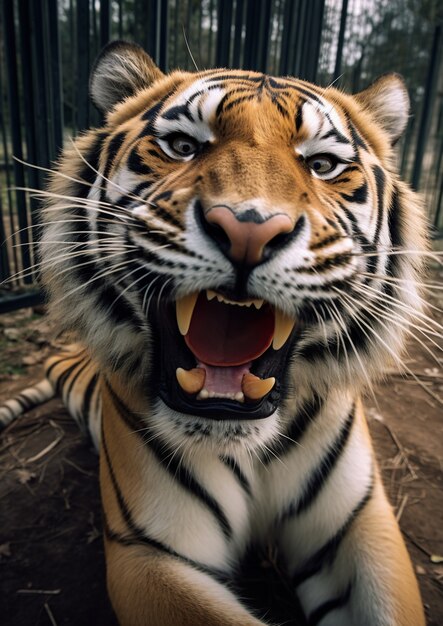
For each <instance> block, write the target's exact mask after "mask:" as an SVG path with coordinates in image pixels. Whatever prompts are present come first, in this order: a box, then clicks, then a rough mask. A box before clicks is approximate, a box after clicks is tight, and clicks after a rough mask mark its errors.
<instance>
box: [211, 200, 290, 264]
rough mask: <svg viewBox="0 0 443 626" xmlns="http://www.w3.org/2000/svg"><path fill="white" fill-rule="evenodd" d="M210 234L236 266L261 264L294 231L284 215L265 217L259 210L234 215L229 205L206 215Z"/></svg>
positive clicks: (217, 208)
mask: <svg viewBox="0 0 443 626" xmlns="http://www.w3.org/2000/svg"><path fill="white" fill-rule="evenodd" d="M205 219H206V221H207V222H208V224H209V227H210V228H209V232H210V235H211V237H212V238H213V239H214V240H215V242H216V243H217V245H218V246H219V248H221V250H222V251H223V252H224V253H225V254H226V255H227V256H228V257H229V258H230V259H231V260H232V261H234V262H235V263H238V264H242V265H243V264H244V265H249V266H253V265H258V264H259V263H261V262H262V261H264V260H267V259H268V258H270V256H271V255H272V253H273V252H274V251H275V250H276V249H277V248H278V247H279V246H280V245H282V243H284V241H285V239H286V237H285V236H288V235H289V234H290V233H291V232H292V231H293V229H294V223H293V221H292V220H291V218H290V217H289V215H285V214H284V213H276V214H274V215H271V216H270V217H267V218H263V216H261V215H260V213H259V212H258V211H257V210H256V209H248V210H246V211H243V212H241V213H235V212H234V211H233V210H232V209H230V208H229V207H227V206H215V207H212V208H211V209H209V210H208V211H207V212H205Z"/></svg>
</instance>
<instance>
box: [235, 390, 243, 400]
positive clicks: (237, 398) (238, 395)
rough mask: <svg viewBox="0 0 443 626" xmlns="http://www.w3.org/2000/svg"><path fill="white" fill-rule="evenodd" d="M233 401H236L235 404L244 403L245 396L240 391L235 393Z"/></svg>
mask: <svg viewBox="0 0 443 626" xmlns="http://www.w3.org/2000/svg"><path fill="white" fill-rule="evenodd" d="M233 399H234V400H237V402H244V401H245V395H244V393H243V392H242V391H237V393H236V394H235V396H234V398H233Z"/></svg>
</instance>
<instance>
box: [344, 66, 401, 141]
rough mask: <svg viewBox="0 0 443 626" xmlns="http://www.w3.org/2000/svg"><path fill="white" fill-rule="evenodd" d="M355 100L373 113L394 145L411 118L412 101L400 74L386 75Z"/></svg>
mask: <svg viewBox="0 0 443 626" xmlns="http://www.w3.org/2000/svg"><path fill="white" fill-rule="evenodd" d="M354 98H356V99H357V101H358V102H359V103H360V104H361V105H362V106H363V108H364V109H367V110H369V111H370V112H371V113H372V115H373V116H374V117H375V119H376V120H377V122H378V123H379V124H380V125H381V127H382V128H383V129H384V130H385V131H386V132H387V133H388V135H389V136H390V138H391V144H392V145H394V144H395V142H396V141H397V140H398V139H399V137H400V136H401V134H402V133H403V131H404V129H405V128H406V125H407V123H408V117H409V109H410V101H409V95H408V91H407V89H406V85H405V83H404V80H403V78H402V77H401V76H400V75H399V74H384V75H383V76H380V78H378V79H377V80H376V81H375V82H374V83H372V85H370V86H369V87H368V88H367V89H365V90H364V91H360V92H359V93H357V94H355V95H354Z"/></svg>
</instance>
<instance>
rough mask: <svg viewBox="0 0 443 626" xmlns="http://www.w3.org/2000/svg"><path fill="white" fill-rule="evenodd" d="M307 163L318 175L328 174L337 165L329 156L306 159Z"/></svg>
mask: <svg viewBox="0 0 443 626" xmlns="http://www.w3.org/2000/svg"><path fill="white" fill-rule="evenodd" d="M306 163H307V164H308V166H309V167H310V168H311V170H312V171H313V172H315V173H316V174H328V173H329V172H331V171H332V170H333V169H334V167H335V165H336V163H335V162H334V161H333V160H332V159H331V158H330V157H328V156H312V157H310V158H309V159H306Z"/></svg>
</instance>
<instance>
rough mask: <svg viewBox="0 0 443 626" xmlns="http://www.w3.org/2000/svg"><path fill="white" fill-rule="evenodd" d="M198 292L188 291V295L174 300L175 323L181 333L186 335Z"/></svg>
mask: <svg viewBox="0 0 443 626" xmlns="http://www.w3.org/2000/svg"><path fill="white" fill-rule="evenodd" d="M197 298H198V292H197V291H196V292H195V293H190V294H189V295H188V296H184V297H183V298H179V299H178V300H176V302H175V314H176V316H177V325H178V328H179V330H180V332H181V334H182V335H186V333H187V332H188V330H189V326H190V324H191V318H192V314H193V312H194V307H195V303H196V302H197Z"/></svg>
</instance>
